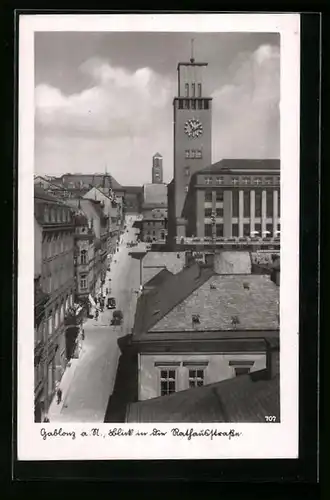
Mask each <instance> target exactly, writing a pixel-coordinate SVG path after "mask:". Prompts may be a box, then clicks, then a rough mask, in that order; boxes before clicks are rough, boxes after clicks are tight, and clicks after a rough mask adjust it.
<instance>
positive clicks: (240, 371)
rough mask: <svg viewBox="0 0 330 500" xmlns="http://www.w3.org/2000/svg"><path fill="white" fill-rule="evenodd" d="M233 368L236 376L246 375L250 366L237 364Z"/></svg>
mask: <svg viewBox="0 0 330 500" xmlns="http://www.w3.org/2000/svg"><path fill="white" fill-rule="evenodd" d="M234 370H235V376H236V377H238V376H239V375H247V374H248V373H250V371H251V368H250V367H249V366H237V367H236V368H234Z"/></svg>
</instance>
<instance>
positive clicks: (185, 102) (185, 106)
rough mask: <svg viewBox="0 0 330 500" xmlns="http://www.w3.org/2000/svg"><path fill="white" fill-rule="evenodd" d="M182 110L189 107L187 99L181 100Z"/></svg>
mask: <svg viewBox="0 0 330 500" xmlns="http://www.w3.org/2000/svg"><path fill="white" fill-rule="evenodd" d="M183 108H184V109H189V108H190V106H189V99H184V100H183Z"/></svg>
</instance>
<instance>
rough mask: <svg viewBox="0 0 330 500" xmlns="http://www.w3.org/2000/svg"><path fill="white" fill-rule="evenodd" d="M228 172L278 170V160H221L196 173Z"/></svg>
mask: <svg viewBox="0 0 330 500" xmlns="http://www.w3.org/2000/svg"><path fill="white" fill-rule="evenodd" d="M230 170H280V160H278V159H262V160H251V159H248V160H244V159H232V158H231V159H223V160H220V161H218V162H216V163H213V164H212V165H209V166H208V167H206V168H203V169H202V170H200V171H199V172H197V173H203V174H205V173H210V174H212V173H221V172H226V171H230Z"/></svg>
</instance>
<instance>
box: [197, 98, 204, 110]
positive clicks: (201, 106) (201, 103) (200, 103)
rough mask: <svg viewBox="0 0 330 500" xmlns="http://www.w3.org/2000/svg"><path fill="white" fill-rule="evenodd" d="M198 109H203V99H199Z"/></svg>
mask: <svg viewBox="0 0 330 500" xmlns="http://www.w3.org/2000/svg"><path fill="white" fill-rule="evenodd" d="M198 109H203V101H202V99H198Z"/></svg>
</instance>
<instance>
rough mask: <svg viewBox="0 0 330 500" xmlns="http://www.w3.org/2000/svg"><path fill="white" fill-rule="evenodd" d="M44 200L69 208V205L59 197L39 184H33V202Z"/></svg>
mask: <svg viewBox="0 0 330 500" xmlns="http://www.w3.org/2000/svg"><path fill="white" fill-rule="evenodd" d="M45 201H46V202H52V203H53V204H57V205H61V206H66V207H68V208H71V207H69V205H66V204H65V203H64V202H63V201H62V200H61V199H60V198H57V197H55V196H53V195H51V194H49V193H47V192H46V191H45V190H44V189H43V188H42V187H41V186H36V185H35V186H34V202H35V203H43V202H45Z"/></svg>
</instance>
